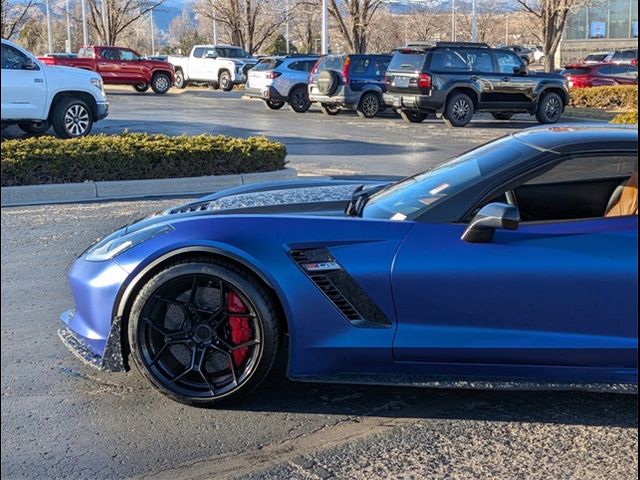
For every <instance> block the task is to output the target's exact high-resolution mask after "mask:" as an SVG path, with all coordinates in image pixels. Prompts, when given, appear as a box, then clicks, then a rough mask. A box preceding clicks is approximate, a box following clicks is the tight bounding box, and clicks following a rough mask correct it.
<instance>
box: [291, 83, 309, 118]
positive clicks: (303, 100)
mask: <svg viewBox="0 0 640 480" xmlns="http://www.w3.org/2000/svg"><path fill="white" fill-rule="evenodd" d="M289 106H290V107H291V110H293V111H294V112H296V113H304V112H306V111H307V110H309V107H311V102H310V101H309V93H308V92H307V88H306V87H297V88H296V89H295V90H294V91H293V92H291V94H290V95H289Z"/></svg>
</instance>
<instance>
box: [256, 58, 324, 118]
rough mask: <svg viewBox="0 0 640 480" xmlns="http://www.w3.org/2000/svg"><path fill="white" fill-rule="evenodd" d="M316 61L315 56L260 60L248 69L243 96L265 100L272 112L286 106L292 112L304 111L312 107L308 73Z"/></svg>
mask: <svg viewBox="0 0 640 480" xmlns="http://www.w3.org/2000/svg"><path fill="white" fill-rule="evenodd" d="M317 61H318V56H317V55H289V56H277V57H266V58H263V59H262V60H260V61H259V62H258V64H257V65H256V66H255V67H253V68H252V69H251V70H249V75H248V78H247V84H246V87H245V94H246V95H247V96H248V97H251V98H260V99H262V100H264V102H265V104H266V105H267V106H268V107H269V108H270V109H272V110H278V109H280V108H282V107H283V106H284V105H285V104H286V103H288V104H289V105H290V106H291V109H292V110H293V111H294V112H298V113H303V112H306V111H307V110H309V107H310V106H311V102H310V101H309V92H308V89H307V85H308V82H309V73H310V72H311V70H312V69H313V66H314V65H315V64H316V62H317Z"/></svg>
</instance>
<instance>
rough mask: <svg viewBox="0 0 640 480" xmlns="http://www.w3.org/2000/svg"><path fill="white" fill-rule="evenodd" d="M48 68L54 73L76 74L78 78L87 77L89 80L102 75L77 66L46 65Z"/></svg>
mask: <svg viewBox="0 0 640 480" xmlns="http://www.w3.org/2000/svg"><path fill="white" fill-rule="evenodd" d="M44 68H46V69H47V71H48V72H52V73H54V74H60V75H66V76H68V75H74V76H75V77H77V78H86V79H87V80H90V79H91V78H100V75H98V74H97V73H96V72H93V71H91V70H84V69H82V68H77V67H65V66H62V65H46V64H45V67H44Z"/></svg>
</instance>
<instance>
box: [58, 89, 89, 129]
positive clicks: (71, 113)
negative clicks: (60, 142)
mask: <svg viewBox="0 0 640 480" xmlns="http://www.w3.org/2000/svg"><path fill="white" fill-rule="evenodd" d="M51 125H52V126H53V130H54V131H55V132H56V135H57V136H58V137H60V138H76V137H83V136H85V135H87V134H88V133H89V132H90V131H91V128H92V127H93V117H92V116H91V109H90V108H89V106H88V105H87V104H86V103H85V102H84V101H83V100H80V99H79V98H74V97H64V98H62V99H61V100H60V101H59V102H58V103H56V105H55V107H54V108H53V112H52V114H51Z"/></svg>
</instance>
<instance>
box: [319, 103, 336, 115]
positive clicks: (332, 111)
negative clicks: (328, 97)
mask: <svg viewBox="0 0 640 480" xmlns="http://www.w3.org/2000/svg"><path fill="white" fill-rule="evenodd" d="M320 111H321V112H322V113H324V114H325V115H338V114H339V113H340V107H339V106H338V105H331V104H330V103H321V104H320Z"/></svg>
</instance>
